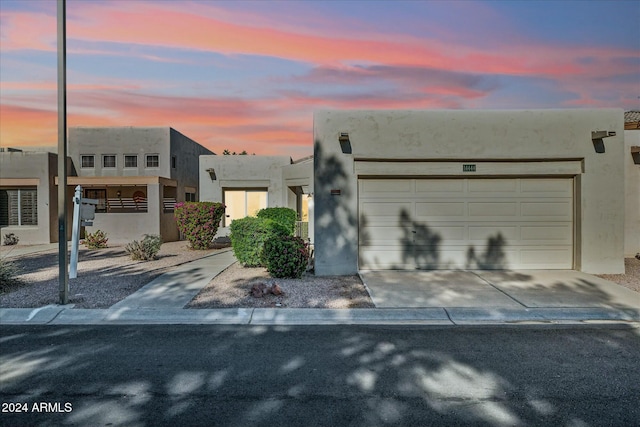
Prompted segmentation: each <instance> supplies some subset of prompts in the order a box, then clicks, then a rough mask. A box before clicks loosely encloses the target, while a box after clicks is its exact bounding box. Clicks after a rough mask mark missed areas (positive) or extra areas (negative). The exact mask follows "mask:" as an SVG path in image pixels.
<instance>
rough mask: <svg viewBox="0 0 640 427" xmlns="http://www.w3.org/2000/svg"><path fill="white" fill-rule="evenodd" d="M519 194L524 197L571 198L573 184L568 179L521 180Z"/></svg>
mask: <svg viewBox="0 0 640 427" xmlns="http://www.w3.org/2000/svg"><path fill="white" fill-rule="evenodd" d="M520 193H521V194H522V195H523V196H524V197H573V183H572V182H571V180H569V179H561V178H560V179H554V178H547V179H536V178H529V179H522V180H520Z"/></svg>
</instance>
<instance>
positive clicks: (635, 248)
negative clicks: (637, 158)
mask: <svg viewBox="0 0 640 427" xmlns="http://www.w3.org/2000/svg"><path fill="white" fill-rule="evenodd" d="M624 145H625V149H624V173H625V225H624V229H625V240H624V255H625V257H633V256H635V254H637V253H639V252H640V165H637V164H635V163H633V157H631V147H632V146H636V147H640V129H639V130H625V131H624Z"/></svg>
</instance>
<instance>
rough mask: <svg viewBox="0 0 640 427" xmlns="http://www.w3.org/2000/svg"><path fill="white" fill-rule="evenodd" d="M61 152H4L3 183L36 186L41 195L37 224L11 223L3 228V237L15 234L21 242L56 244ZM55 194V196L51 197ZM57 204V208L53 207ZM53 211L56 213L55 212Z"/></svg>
mask: <svg viewBox="0 0 640 427" xmlns="http://www.w3.org/2000/svg"><path fill="white" fill-rule="evenodd" d="M57 158H58V156H57V154H53V153H48V152H20V151H17V152H1V153H0V186H3V187H4V188H7V189H9V188H24V187H25V186H26V187H36V188H37V197H38V225H37V226H20V227H19V226H8V227H2V228H1V229H0V237H4V235H5V234H8V233H14V234H15V235H16V236H17V237H18V239H20V241H19V244H24V245H35V244H44V243H52V242H56V241H57V240H58V236H57V206H58V205H57V199H56V197H57V187H55V186H54V185H53V176H54V174H55V173H56V170H55V169H54V167H55V165H56V162H57ZM51 196H53V197H54V198H53V199H51ZM50 200H52V201H53V202H54V203H53V211H52V210H51V209H52V207H51V206H50ZM52 214H53V215H52Z"/></svg>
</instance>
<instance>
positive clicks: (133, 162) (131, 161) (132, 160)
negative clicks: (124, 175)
mask: <svg viewBox="0 0 640 427" xmlns="http://www.w3.org/2000/svg"><path fill="white" fill-rule="evenodd" d="M124 167H125V168H137V167H138V156H135V155H125V156H124Z"/></svg>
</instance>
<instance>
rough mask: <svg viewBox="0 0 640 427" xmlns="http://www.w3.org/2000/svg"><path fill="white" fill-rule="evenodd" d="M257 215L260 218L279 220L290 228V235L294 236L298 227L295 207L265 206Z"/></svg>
mask: <svg viewBox="0 0 640 427" xmlns="http://www.w3.org/2000/svg"><path fill="white" fill-rule="evenodd" d="M257 216H258V218H266V219H271V220H273V221H275V222H279V223H280V224H282V225H284V226H285V227H286V228H287V230H289V235H291V236H293V232H294V231H295V228H296V220H297V219H298V214H297V213H296V211H294V210H293V209H289V208H264V209H260V210H259V211H258V214H257Z"/></svg>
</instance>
